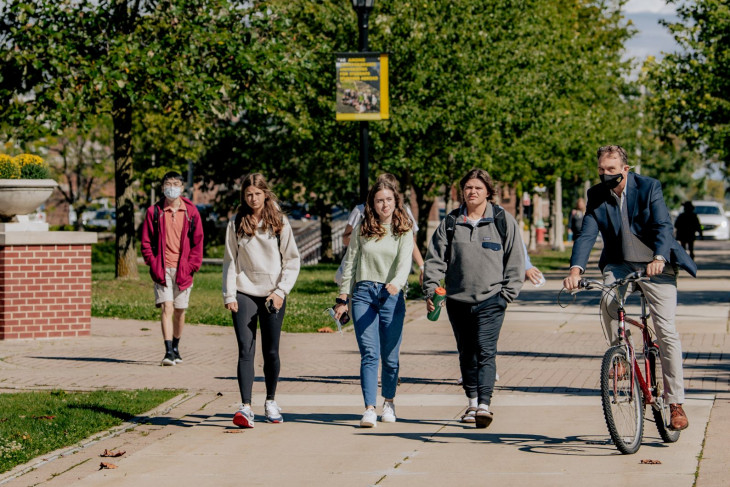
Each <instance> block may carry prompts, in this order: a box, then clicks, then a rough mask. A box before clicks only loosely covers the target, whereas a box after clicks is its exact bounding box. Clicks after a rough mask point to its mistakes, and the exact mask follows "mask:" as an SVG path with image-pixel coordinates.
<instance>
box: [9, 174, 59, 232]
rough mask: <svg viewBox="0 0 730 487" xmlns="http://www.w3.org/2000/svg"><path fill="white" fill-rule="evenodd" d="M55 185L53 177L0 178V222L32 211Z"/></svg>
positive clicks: (48, 194)
mask: <svg viewBox="0 0 730 487" xmlns="http://www.w3.org/2000/svg"><path fill="white" fill-rule="evenodd" d="M56 186H58V183H56V181H54V180H53V179H0V222H9V221H12V220H13V218H14V217H15V216H16V215H27V214H29V213H33V212H34V211H35V210H36V209H37V208H38V207H39V206H41V205H42V204H43V203H45V202H46V200H47V199H48V198H50V197H51V194H53V190H54V188H55V187H56Z"/></svg>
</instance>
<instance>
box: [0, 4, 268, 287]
mask: <svg viewBox="0 0 730 487" xmlns="http://www.w3.org/2000/svg"><path fill="white" fill-rule="evenodd" d="M265 7H266V6H265V5H259V4H258V3H256V4H254V3H252V2H247V1H243V0H241V1H235V0H64V1H58V2H48V1H46V0H9V1H7V2H5V3H4V4H3V5H2V6H0V19H2V20H0V49H2V50H3V51H4V57H3V59H2V60H0V115H1V116H2V117H3V119H4V120H5V121H6V122H8V123H9V124H10V125H11V126H13V127H14V128H15V129H16V131H17V133H18V135H19V137H24V138H26V139H28V138H34V137H36V136H37V135H38V134H39V133H47V132H51V133H53V132H56V131H58V130H63V129H65V128H67V127H70V126H76V127H78V128H79V129H80V130H82V131H84V130H88V129H90V128H91V126H90V125H91V124H92V123H93V122H94V121H95V120H96V117H97V116H98V115H99V114H109V116H110V117H111V120H112V126H113V142H114V145H113V147H114V163H115V170H114V174H115V185H116V206H117V230H116V232H117V271H116V274H117V277H130V278H134V277H136V276H137V264H136V261H137V255H136V252H135V248H134V239H135V228H134V192H133V186H132V183H133V181H134V170H133V153H134V151H133V146H132V142H133V130H134V123H135V117H137V116H139V115H140V114H142V113H156V114H158V115H160V116H165V117H167V118H168V119H170V120H173V121H174V122H173V123H174V124H175V125H177V127H178V130H179V131H180V132H183V133H186V134H188V138H189V139H188V140H190V141H191V143H194V141H195V140H196V139H201V138H203V137H204V136H205V127H206V125H207V123H208V122H209V121H210V119H211V118H216V117H221V116H224V115H225V113H226V110H227V109H228V107H229V102H230V101H231V100H233V101H234V102H235V106H236V107H241V106H249V105H254V104H257V103H258V104H260V103H264V104H265V103H266V101H265V99H264V98H262V99H261V100H257V99H255V96H256V93H255V89H254V87H255V84H256V82H257V81H258V78H260V77H261V78H265V77H266V76H267V75H268V73H266V72H264V71H263V69H262V67H261V66H260V65H258V64H256V63H255V56H256V54H255V53H256V52H257V51H260V50H261V49H262V48H263V47H264V46H266V45H267V44H268V43H269V39H268V37H267V36H268V31H269V30H270V27H271V26H272V25H273V24H275V22H276V19H275V18H274V17H273V16H271V15H269V13H268V12H267V11H266V8H265ZM269 52H271V51H269ZM266 66H267V67H268V66H269V65H266Z"/></svg>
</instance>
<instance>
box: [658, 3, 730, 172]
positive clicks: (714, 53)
mask: <svg viewBox="0 0 730 487" xmlns="http://www.w3.org/2000/svg"><path fill="white" fill-rule="evenodd" d="M677 15H678V17H679V22H675V23H671V22H663V23H664V25H665V26H666V27H667V28H668V29H669V31H670V32H671V33H672V35H673V36H674V38H675V40H676V41H677V43H678V44H679V46H680V50H679V51H678V52H673V53H669V54H667V55H666V56H665V57H664V58H663V59H662V60H661V61H656V60H655V59H649V60H648V61H647V63H646V66H645V68H646V70H647V72H648V76H647V77H648V87H649V94H650V104H651V107H652V111H653V112H654V113H655V114H656V120H657V124H658V130H657V132H658V136H659V137H661V138H662V139H663V140H665V141H666V140H670V139H671V138H677V137H679V138H681V139H683V140H685V141H686V142H687V143H688V146H689V149H690V150H696V151H699V152H700V153H702V154H703V155H704V158H705V159H706V160H708V161H713V160H715V161H720V162H722V163H724V170H725V178H726V180H727V178H728V176H729V173H728V164H727V163H728V160H730V7H728V4H727V2H726V1H724V0H696V1H694V2H687V3H682V4H678V5H677Z"/></svg>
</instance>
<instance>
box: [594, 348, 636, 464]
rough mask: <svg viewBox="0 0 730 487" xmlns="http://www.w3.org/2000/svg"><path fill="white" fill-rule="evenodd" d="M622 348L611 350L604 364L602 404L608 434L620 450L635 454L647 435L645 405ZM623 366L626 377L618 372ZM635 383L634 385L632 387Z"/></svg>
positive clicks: (605, 357)
mask: <svg viewBox="0 0 730 487" xmlns="http://www.w3.org/2000/svg"><path fill="white" fill-rule="evenodd" d="M630 363H631V362H630V361H629V360H628V357H627V354H626V349H625V348H624V347H622V346H615V347H612V348H609V349H608V350H607V351H606V353H605V355H604V356H603V362H602V364H601V403H602V405H603V416H604V418H605V419H606V426H607V427H608V433H609V434H610V435H611V440H612V441H613V444H614V445H616V448H617V449H618V451H620V452H621V453H623V454H625V455H630V454H632V453H636V452H637V451H638V450H639V447H640V446H641V439H642V437H643V435H644V404H643V396H642V394H641V391H640V390H639V386H638V383H637V382H636V379H635V377H634V376H633V374H631V372H630V371H631V365H629V364H630ZM618 364H621V365H623V370H624V374H619V373H618V371H617V368H618ZM632 381H633V382H634V384H633V387H631V383H632Z"/></svg>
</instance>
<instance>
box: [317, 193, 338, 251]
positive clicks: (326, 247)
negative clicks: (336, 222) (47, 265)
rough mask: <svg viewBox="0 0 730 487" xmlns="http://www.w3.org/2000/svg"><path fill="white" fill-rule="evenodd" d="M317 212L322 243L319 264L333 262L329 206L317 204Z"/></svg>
mask: <svg viewBox="0 0 730 487" xmlns="http://www.w3.org/2000/svg"><path fill="white" fill-rule="evenodd" d="M316 209H317V212H316V214H318V215H319V218H320V220H319V232H320V238H321V242H322V250H321V253H320V256H321V257H320V260H321V262H334V261H335V255H334V252H333V251H332V211H331V210H330V208H329V206H327V205H324V204H322V203H319V204H317V208H316Z"/></svg>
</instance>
